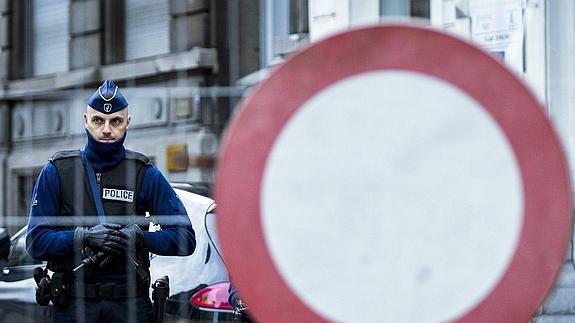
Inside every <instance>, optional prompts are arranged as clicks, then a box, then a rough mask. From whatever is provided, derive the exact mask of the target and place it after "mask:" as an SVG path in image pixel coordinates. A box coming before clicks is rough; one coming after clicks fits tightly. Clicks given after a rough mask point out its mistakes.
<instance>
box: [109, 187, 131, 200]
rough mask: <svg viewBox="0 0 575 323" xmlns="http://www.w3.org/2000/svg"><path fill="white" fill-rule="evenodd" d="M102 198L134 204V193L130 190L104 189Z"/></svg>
mask: <svg viewBox="0 0 575 323" xmlns="http://www.w3.org/2000/svg"><path fill="white" fill-rule="evenodd" d="M102 198H103V199H107V200H115V201H124V202H133V201H134V192H133V191H128V190H116V189H113V188H104V189H103V192H102Z"/></svg>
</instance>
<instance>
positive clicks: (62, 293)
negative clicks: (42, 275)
mask: <svg viewBox="0 0 575 323" xmlns="http://www.w3.org/2000/svg"><path fill="white" fill-rule="evenodd" d="M69 276H70V274H69V273H65V272H64V273H62V272H59V273H54V274H52V282H51V289H50V291H51V294H52V303H53V304H54V305H55V306H60V307H67V306H68V305H70V303H71V299H70V288H71V286H70V283H69V280H70V279H69Z"/></svg>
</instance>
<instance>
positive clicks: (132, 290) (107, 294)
mask: <svg viewBox="0 0 575 323" xmlns="http://www.w3.org/2000/svg"><path fill="white" fill-rule="evenodd" d="M70 288H71V290H70V296H72V297H76V298H90V299H101V300H115V299H122V298H128V297H142V296H149V287H147V286H144V285H136V286H134V285H125V284H114V283H107V284H84V285H83V286H80V285H71V286H70Z"/></svg>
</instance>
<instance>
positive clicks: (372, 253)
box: [216, 25, 571, 322]
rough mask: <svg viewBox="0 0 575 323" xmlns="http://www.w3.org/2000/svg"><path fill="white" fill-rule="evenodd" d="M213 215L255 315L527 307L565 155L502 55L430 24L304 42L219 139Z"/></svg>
mask: <svg viewBox="0 0 575 323" xmlns="http://www.w3.org/2000/svg"><path fill="white" fill-rule="evenodd" d="M216 184H217V185H216V199H217V201H218V209H219V210H218V213H219V216H218V220H219V222H218V229H219V236H220V238H221V241H222V244H223V248H224V255H225V257H226V259H227V263H228V265H229V269H230V272H231V276H232V279H233V281H234V282H235V284H236V285H237V286H238V288H239V290H240V293H241V295H242V297H243V298H244V299H245V300H246V301H247V303H248V304H249V305H250V309H251V310H252V312H253V314H254V315H255V316H256V318H257V319H259V320H260V321H264V322H282V321H283V322H311V321H340V322H375V321H383V322H445V321H461V322H525V321H527V320H528V319H529V317H530V316H531V315H532V314H533V313H534V312H535V311H536V309H537V308H538V306H539V304H541V302H542V301H543V300H544V297H545V295H546V293H547V291H548V290H549V289H550V287H551V286H552V284H553V281H554V278H555V275H556V273H557V271H558V269H559V267H560V265H561V264H562V260H563V256H564V254H565V248H566V245H567V241H568V237H569V234H570V211H571V205H570V184H569V179H568V172H567V166H566V162H565V159H564V156H563V153H562V150H561V147H560V144H559V142H558V139H557V138H556V136H555V134H554V132H553V129H552V127H551V125H550V123H549V121H548V120H547V118H546V117H545V115H544V113H543V109H542V107H541V106H540V105H539V104H538V103H537V100H536V99H535V98H534V96H533V95H532V94H531V93H530V92H529V91H528V90H527V89H526V87H525V86H524V85H523V84H522V83H521V82H520V81H519V80H518V79H517V78H516V77H515V76H514V75H513V74H511V73H510V72H509V71H508V70H507V69H506V68H505V67H504V66H503V65H502V64H500V63H499V62H498V61H497V60H495V59H494V58H492V57H491V56H490V55H488V54H486V53H484V52H482V51H481V50H479V49H477V48H476V47H474V46H473V45H471V44H469V43H467V42H464V41H462V40H459V39H457V38H454V37H452V36H450V35H446V34H444V33H441V32H438V31H434V30H432V29H429V28H423V27H417V26H409V25H379V26H371V27H366V28H362V29H356V30H352V31H348V32H345V33H342V34H338V35H336V36H333V37H331V38H328V39H326V40H324V41H321V42H319V43H316V44H313V45H312V46H310V47H309V48H307V49H305V50H303V51H301V52H300V53H298V54H296V55H294V56H293V57H291V58H290V59H288V60H287V61H286V62H285V63H284V64H282V66H280V67H278V68H277V69H276V70H275V71H274V73H273V74H272V75H271V76H270V78H269V79H267V80H266V81H265V82H263V83H262V84H260V86H258V88H257V89H256V90H254V92H253V93H252V94H251V95H250V97H249V98H248V99H247V100H245V102H244V103H243V105H242V107H241V110H240V111H239V113H238V115H237V116H236V118H235V119H234V120H233V122H232V124H231V126H230V128H229V130H228V132H227V135H226V138H225V141H224V143H223V146H222V150H221V155H220V160H219V167H218V172H217V183H216Z"/></svg>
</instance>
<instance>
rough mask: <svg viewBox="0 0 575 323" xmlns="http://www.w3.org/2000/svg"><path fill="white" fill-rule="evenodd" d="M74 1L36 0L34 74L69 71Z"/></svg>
mask: <svg viewBox="0 0 575 323" xmlns="http://www.w3.org/2000/svg"><path fill="white" fill-rule="evenodd" d="M69 16H70V1H69V0H32V50H33V54H32V65H33V74H34V75H35V76H36V75H43V74H50V73H55V72H64V71H67V70H68V69H69V56H70V55H69V52H70V51H69V49H68V47H69V46H68V45H69V43H70V34H69V30H70V23H69V21H70V17H69Z"/></svg>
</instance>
